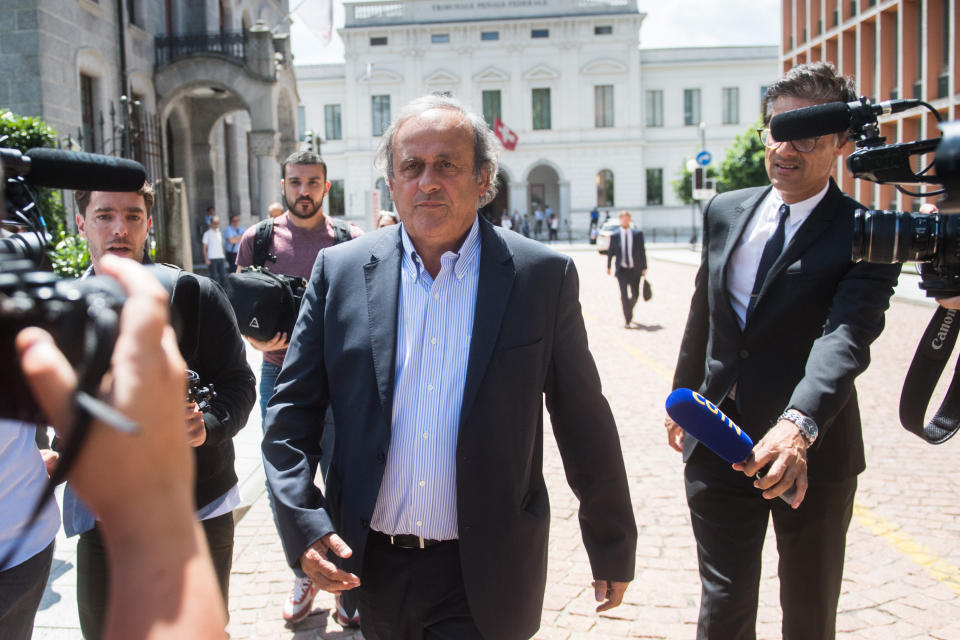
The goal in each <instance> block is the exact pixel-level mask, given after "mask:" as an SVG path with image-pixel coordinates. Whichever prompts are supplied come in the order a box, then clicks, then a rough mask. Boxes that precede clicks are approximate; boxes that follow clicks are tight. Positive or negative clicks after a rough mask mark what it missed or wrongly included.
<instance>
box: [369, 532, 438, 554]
mask: <svg viewBox="0 0 960 640" xmlns="http://www.w3.org/2000/svg"><path fill="white" fill-rule="evenodd" d="M370 533H374V534H376V535H378V536H380V537H382V538H384V539H385V540H386V542H388V543H390V546H392V547H398V548H400V549H428V548H430V547H433V546H436V545H438V544H441V543H443V542H450V541H449V540H430V539H429V538H421V537H420V536H414V535H407V534H404V535H396V536H391V535H388V534H386V533H381V532H379V531H377V530H375V529H371V530H370Z"/></svg>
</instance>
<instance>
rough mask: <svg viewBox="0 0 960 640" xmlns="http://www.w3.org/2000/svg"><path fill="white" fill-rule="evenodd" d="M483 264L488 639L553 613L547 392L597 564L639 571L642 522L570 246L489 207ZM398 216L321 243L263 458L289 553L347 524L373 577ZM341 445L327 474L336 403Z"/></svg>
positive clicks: (463, 446)
mask: <svg viewBox="0 0 960 640" xmlns="http://www.w3.org/2000/svg"><path fill="white" fill-rule="evenodd" d="M480 243H481V256H480V267H479V269H480V272H479V283H478V287H477V304H476V313H475V317H474V322H473V334H472V338H471V344H470V355H469V361H468V365H467V376H466V383H465V388H464V395H463V406H462V410H461V415H460V423H459V433H458V441H457V459H456V460H457V462H456V464H457V520H458V528H459V532H460V557H461V565H462V569H463V579H464V584H465V587H466V593H467V598H468V602H469V606H470V610H471V612H472V613H473V616H474V619H475V621H476V623H477V626H478V628H479V629H480V631H481V632H482V633H483V634H484V636H485V637H489V638H498V639H499V638H502V639H507V640H509V639H511V638H517V639H520V638H529V637H530V636H532V635H533V634H534V632H535V631H536V629H537V628H538V627H539V624H540V615H541V610H542V606H543V592H544V586H545V583H546V570H547V534H548V531H549V528H550V509H549V504H548V498H547V489H546V486H545V483H544V479H543V474H542V459H543V452H542V449H543V401H544V397H546V404H547V409H548V410H549V412H550V416H551V422H552V424H553V430H554V434H555V436H556V439H557V443H558V445H559V448H560V452H561V455H562V456H563V461H564V468H565V471H566V476H567V479H568V481H569V483H570V485H571V487H572V488H573V490H574V493H575V494H576V495H577V496H578V497H579V499H580V512H579V515H580V523H581V530H582V533H583V539H584V545H585V547H586V550H587V553H588V555H589V558H590V563H591V566H592V569H593V574H594V576H595V577H596V578H599V579H605V580H620V581H627V580H631V579H632V578H633V572H634V554H635V549H636V536H637V531H636V524H635V521H634V516H633V509H632V507H631V504H630V496H629V491H628V487H627V479H626V473H625V470H624V464H623V458H622V454H621V449H620V441H619V436H618V434H617V429H616V425H615V424H614V420H613V415H612V414H611V411H610V408H609V406H608V404H607V401H606V399H605V398H604V397H603V395H602V394H601V390H600V378H599V375H598V373H597V369H596V366H595V364H594V361H593V357H592V356H591V355H590V352H589V350H588V349H587V337H586V331H585V329H584V325H583V317H582V315H581V312H580V304H579V300H578V288H579V285H578V278H577V273H576V270H575V268H574V265H573V263H572V261H571V260H570V258H569V257H567V256H564V255H561V254H559V253H556V252H554V251H553V250H551V249H549V248H548V247H545V246H544V245H542V244H540V243H538V242H534V241H532V240H527V239H525V238H523V237H522V236H520V235H518V234H516V233H512V232H509V231H503V230H501V229H499V228H496V227H493V226H492V225H491V224H489V223H488V222H486V221H485V220H483V219H482V218H481V222H480ZM401 255H402V246H401V242H400V226H399V225H396V226H393V227H389V228H386V229H382V230H380V231H377V232H374V233H370V234H367V235H364V236H362V237H361V238H358V239H355V240H353V241H352V242H348V243H344V244H342V245H337V246H335V247H331V248H329V249H326V250H324V251H322V252H321V253H320V254H319V256H318V257H317V261H316V264H315V265H314V269H313V274H312V275H311V278H310V283H309V285H308V287H307V293H306V296H305V298H304V302H303V307H302V308H301V311H300V317H299V319H298V321H297V324H296V327H295V329H294V331H293V335H292V338H291V343H290V349H289V351H288V352H287V356H286V360H285V362H284V366H283V369H282V371H281V372H280V376H279V378H278V380H277V386H276V392H275V394H274V396H273V398H272V400H271V401H270V406H269V408H268V410H267V418H266V423H267V433H266V435H265V437H264V441H263V455H264V467H265V469H266V473H267V478H268V480H269V482H270V486H271V488H272V490H273V493H274V497H275V501H276V506H277V515H278V520H279V523H280V528H281V537H282V539H283V544H284V550H285V552H286V554H287V560H288V562H289V563H290V564H291V565H296V564H297V563H298V562H299V559H300V556H301V555H302V553H303V552H304V551H305V550H306V549H307V548H308V547H309V545H310V544H312V543H313V542H315V541H316V540H318V539H319V538H321V537H322V536H324V535H326V534H327V533H330V532H332V531H336V532H337V533H338V534H339V535H340V536H341V537H342V538H343V539H344V540H345V541H346V542H347V544H348V545H350V547H351V549H352V550H353V555H352V556H351V557H350V558H348V559H345V560H343V561H340V562H341V565H342V566H343V568H344V569H346V570H348V571H351V572H353V573H355V574H357V575H359V576H360V578H361V582H362V580H363V575H362V572H361V570H362V567H363V556H364V547H365V544H366V538H367V533H368V531H369V523H370V520H371V516H372V514H373V509H374V505H375V503H376V500H377V495H378V492H379V490H380V483H381V481H382V478H383V473H384V467H385V462H386V459H387V455H388V453H389V452H388V447H389V444H390V429H391V416H392V410H393V408H392V405H393V390H394V369H395V362H394V359H395V351H396V333H397V303H398V290H399V284H400V262H401ZM328 404H330V405H331V406H332V408H333V418H334V424H335V426H334V428H335V430H336V446H335V448H334V451H333V461H332V464H331V467H330V471H329V473H328V476H327V480H326V489H325V491H321V490H320V489H319V488H317V487H316V486H315V485H314V482H313V478H314V474H315V472H316V466H317V462H318V460H319V457H320V439H321V435H322V430H323V428H324V425H323V422H324V421H323V419H322V417H323V415H324V411H325V410H326V407H327V405H328Z"/></svg>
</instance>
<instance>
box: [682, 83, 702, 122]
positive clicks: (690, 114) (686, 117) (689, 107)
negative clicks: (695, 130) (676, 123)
mask: <svg viewBox="0 0 960 640" xmlns="http://www.w3.org/2000/svg"><path fill="white" fill-rule="evenodd" d="M683 124H685V125H687V126H689V125H694V126H696V125H698V124H700V89H684V90H683Z"/></svg>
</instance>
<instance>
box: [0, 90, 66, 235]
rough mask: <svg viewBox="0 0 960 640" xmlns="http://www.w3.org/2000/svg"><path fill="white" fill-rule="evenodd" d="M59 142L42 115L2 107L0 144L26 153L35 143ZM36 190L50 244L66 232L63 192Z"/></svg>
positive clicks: (52, 143)
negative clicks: (15, 111) (33, 115)
mask: <svg viewBox="0 0 960 640" xmlns="http://www.w3.org/2000/svg"><path fill="white" fill-rule="evenodd" d="M4 136H6V137H4ZM56 146H57V132H56V130H55V129H53V127H50V126H49V125H47V124H46V123H45V122H44V121H43V120H41V119H40V118H32V117H28V116H19V115H17V114H15V113H12V112H11V111H10V110H8V109H0V147H8V148H13V149H17V150H19V151H21V152H24V153H25V152H26V151H27V150H29V149H33V148H35V147H56ZM35 192H36V204H37V207H39V209H40V213H41V214H42V216H43V221H44V222H45V223H46V225H47V231H48V232H49V233H50V236H51V245H55V244H56V243H58V242H59V241H60V239H61V238H62V237H63V235H64V229H65V222H66V215H67V214H66V209H64V207H63V202H62V200H61V197H60V192H59V191H56V190H54V189H45V188H37V189H35Z"/></svg>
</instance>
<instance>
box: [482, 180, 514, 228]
mask: <svg viewBox="0 0 960 640" xmlns="http://www.w3.org/2000/svg"><path fill="white" fill-rule="evenodd" d="M509 185H510V179H509V178H508V176H507V175H506V173H505V172H503V171H498V172H497V195H496V196H495V197H494V198H493V200H491V201H490V202H489V203H487V204H486V205H485V206H483V207H480V215H482V216H483V217H485V218H486V219H487V220H489V221H490V222H492V223H493V224H495V225H498V226H499V225H500V216H501V215H503V212H504V211H508V210H509V209H510V186H509Z"/></svg>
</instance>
